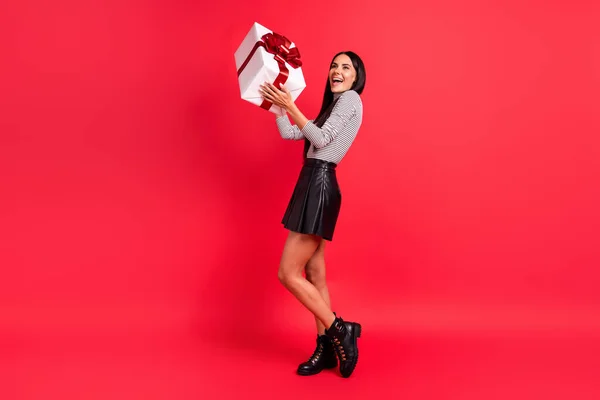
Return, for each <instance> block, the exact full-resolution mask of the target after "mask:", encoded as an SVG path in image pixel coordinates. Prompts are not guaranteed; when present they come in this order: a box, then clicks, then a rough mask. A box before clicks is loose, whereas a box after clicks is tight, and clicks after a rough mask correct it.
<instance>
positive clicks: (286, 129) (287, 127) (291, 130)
mask: <svg viewBox="0 0 600 400" xmlns="http://www.w3.org/2000/svg"><path fill="white" fill-rule="evenodd" d="M276 122H277V129H279V134H280V135H281V137H282V138H283V139H286V140H301V139H304V135H303V134H302V132H301V131H300V128H298V126H296V125H292V124H291V122H290V120H289V118H288V116H287V114H284V115H282V116H280V117H277V119H276Z"/></svg>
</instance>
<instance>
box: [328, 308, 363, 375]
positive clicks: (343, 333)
mask: <svg viewBox="0 0 600 400" xmlns="http://www.w3.org/2000/svg"><path fill="white" fill-rule="evenodd" d="M360 331H361V326H360V324H357V323H356V322H345V321H344V320H342V319H341V318H339V317H337V316H336V317H335V321H333V324H331V326H330V327H329V329H327V330H326V331H325V334H326V335H327V336H329V337H330V338H331V340H332V341H333V346H334V349H335V352H336V353H337V356H338V359H339V360H340V373H341V374H342V376H343V377H344V378H348V377H349V376H350V375H351V374H352V372H353V371H354V368H355V367H356V363H357V362H358V347H357V343H356V342H357V339H358V338H359V337H360Z"/></svg>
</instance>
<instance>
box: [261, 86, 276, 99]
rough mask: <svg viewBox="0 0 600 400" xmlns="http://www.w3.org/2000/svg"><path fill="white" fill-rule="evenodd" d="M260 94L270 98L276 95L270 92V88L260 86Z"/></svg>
mask: <svg viewBox="0 0 600 400" xmlns="http://www.w3.org/2000/svg"><path fill="white" fill-rule="evenodd" d="M259 92H260V93H261V94H263V95H265V96H269V97H273V95H274V93H273V91H272V90H270V89H269V88H266V87H264V86H262V85H261V86H260V89H259Z"/></svg>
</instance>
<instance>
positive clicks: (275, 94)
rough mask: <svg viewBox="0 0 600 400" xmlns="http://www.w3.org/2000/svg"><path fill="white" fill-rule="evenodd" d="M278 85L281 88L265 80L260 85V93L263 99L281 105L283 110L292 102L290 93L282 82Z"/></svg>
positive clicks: (287, 108)
mask: <svg viewBox="0 0 600 400" xmlns="http://www.w3.org/2000/svg"><path fill="white" fill-rule="evenodd" d="M280 85H281V89H278V88H276V87H275V86H274V85H272V84H271V83H269V82H265V84H264V85H261V86H260V94H261V95H262V97H263V98H264V99H266V100H268V101H270V102H271V103H273V104H275V105H276V106H279V107H281V108H282V109H283V110H289V109H290V107H291V106H293V104H294V100H293V99H292V94H291V93H290V91H289V90H288V89H287V88H286V87H285V86H283V84H280Z"/></svg>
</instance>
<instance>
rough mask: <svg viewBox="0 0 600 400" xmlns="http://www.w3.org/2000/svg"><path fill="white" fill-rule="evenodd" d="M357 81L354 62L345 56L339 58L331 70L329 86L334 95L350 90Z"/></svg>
mask: <svg viewBox="0 0 600 400" xmlns="http://www.w3.org/2000/svg"><path fill="white" fill-rule="evenodd" d="M355 80H356V70H355V69H354V66H353V65H352V60H350V57H348V56H347V55H345V54H340V55H339V56H337V57H336V58H335V59H334V60H333V63H332V64H331V67H330V68H329V86H330V87H331V91H332V92H333V93H342V92H345V91H346V90H349V89H350V88H351V87H352V84H353V83H354V81H355Z"/></svg>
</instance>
